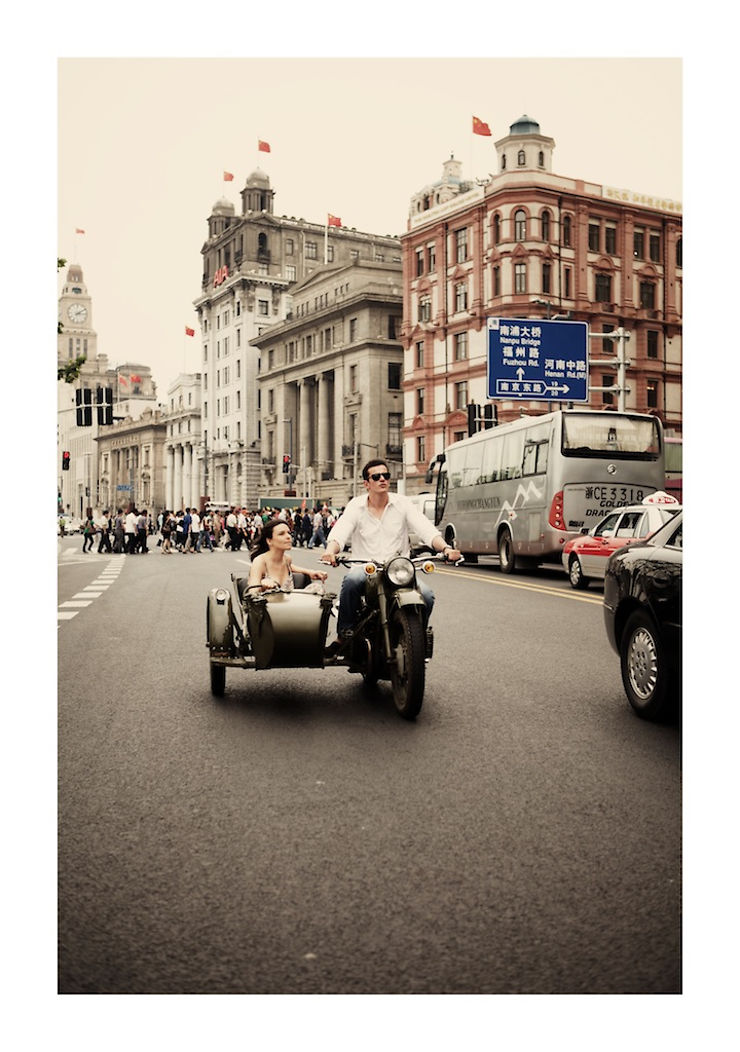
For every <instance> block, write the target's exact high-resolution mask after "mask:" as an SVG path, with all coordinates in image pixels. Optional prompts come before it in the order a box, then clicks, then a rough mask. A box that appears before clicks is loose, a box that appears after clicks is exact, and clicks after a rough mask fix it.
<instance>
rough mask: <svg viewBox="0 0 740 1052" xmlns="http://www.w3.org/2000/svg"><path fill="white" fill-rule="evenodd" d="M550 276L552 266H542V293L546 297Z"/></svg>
mask: <svg viewBox="0 0 740 1052" xmlns="http://www.w3.org/2000/svg"><path fill="white" fill-rule="evenodd" d="M551 274H552V266H551V265H550V264H549V263H543V264H542V291H543V292H546V293H547V294H548V295H549V293H550V283H551V279H550V275H551Z"/></svg>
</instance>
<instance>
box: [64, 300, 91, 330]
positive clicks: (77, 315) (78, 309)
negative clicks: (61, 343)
mask: <svg viewBox="0 0 740 1052" xmlns="http://www.w3.org/2000/svg"><path fill="white" fill-rule="evenodd" d="M67 314H68V316H69V320H70V321H74V322H76V323H77V324H78V325H79V324H81V323H82V322H83V321H84V320H85V319H86V318H87V307H85V306H83V305H82V304H81V303H71V304H70V305H69V307H68V308H67Z"/></svg>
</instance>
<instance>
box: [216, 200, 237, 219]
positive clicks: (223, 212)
mask: <svg viewBox="0 0 740 1052" xmlns="http://www.w3.org/2000/svg"><path fill="white" fill-rule="evenodd" d="M211 215H212V216H233V215H234V206H233V205H232V203H231V201H228V200H227V199H226V198H225V197H219V199H218V201H216V203H215V205H214V206H213V208H212V209H211Z"/></svg>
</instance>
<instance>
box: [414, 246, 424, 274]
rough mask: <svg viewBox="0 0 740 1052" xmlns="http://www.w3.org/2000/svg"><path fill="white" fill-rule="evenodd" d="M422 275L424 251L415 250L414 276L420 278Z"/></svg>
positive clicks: (421, 249) (420, 249)
mask: <svg viewBox="0 0 740 1052" xmlns="http://www.w3.org/2000/svg"><path fill="white" fill-rule="evenodd" d="M423 273H424V249H423V248H417V250H416V276H417V278H420V277H421V275H422V274H423Z"/></svg>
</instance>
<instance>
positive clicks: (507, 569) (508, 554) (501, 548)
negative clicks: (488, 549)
mask: <svg viewBox="0 0 740 1052" xmlns="http://www.w3.org/2000/svg"><path fill="white" fill-rule="evenodd" d="M498 557H499V561H500V563H501V573H514V570H515V569H516V556H515V555H514V541H513V539H512V536H511V534H510V533H509V531H508V530H504V532H503V533H502V534H501V537H500V538H499V542H498Z"/></svg>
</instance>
